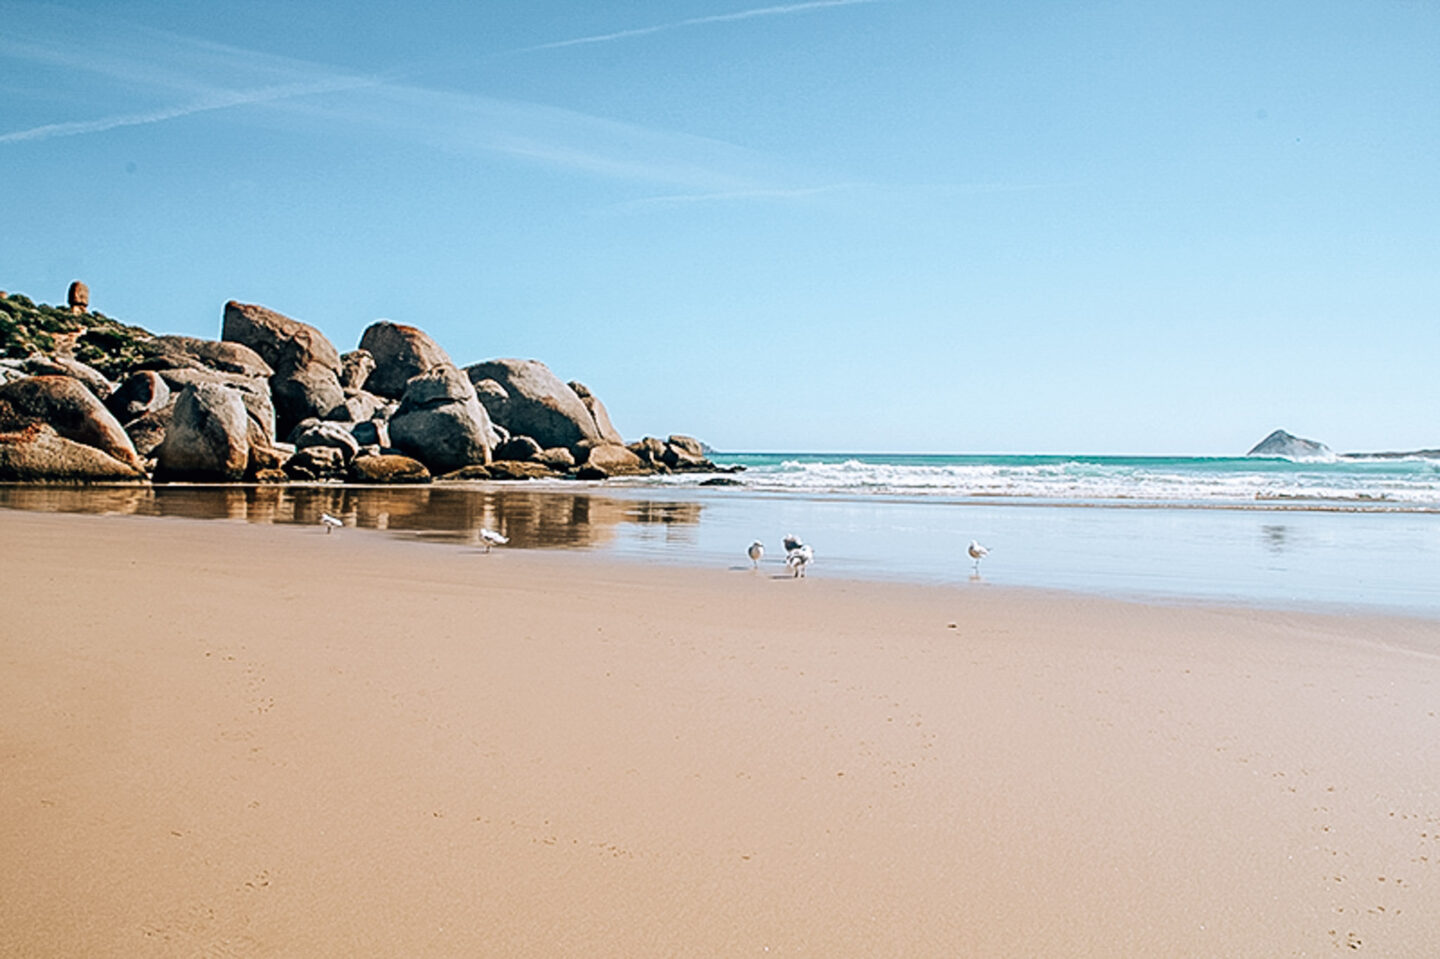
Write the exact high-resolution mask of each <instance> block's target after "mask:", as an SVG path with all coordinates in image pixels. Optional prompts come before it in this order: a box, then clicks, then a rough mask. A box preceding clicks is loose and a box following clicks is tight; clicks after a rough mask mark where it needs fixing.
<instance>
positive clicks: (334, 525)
mask: <svg viewBox="0 0 1440 959" xmlns="http://www.w3.org/2000/svg"><path fill="white" fill-rule="evenodd" d="M320 525H321V526H323V527H325V535H327V536H328V535H330V534H331V533H333V532H334V531H335V530H337V529H339V528H340V527H342V526H344V525H345V524H344V523H342V522H341V521H340V520H339V519H337V518H336V517H334V516H331V515H330V514H329V513H321V514H320Z"/></svg>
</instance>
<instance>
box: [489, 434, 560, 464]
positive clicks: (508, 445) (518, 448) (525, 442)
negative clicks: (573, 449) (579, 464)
mask: <svg viewBox="0 0 1440 959" xmlns="http://www.w3.org/2000/svg"><path fill="white" fill-rule="evenodd" d="M539 456H540V444H539V443H537V442H535V441H534V440H532V439H531V438H530V437H528V436H512V437H510V438H509V439H508V440H505V441H504V442H503V443H501V444H500V445H499V446H497V447H495V459H496V460H519V461H525V460H535V459H538V458H539ZM571 462H574V458H573V457H572V458H571Z"/></svg>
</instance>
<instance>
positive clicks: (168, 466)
mask: <svg viewBox="0 0 1440 959" xmlns="http://www.w3.org/2000/svg"><path fill="white" fill-rule="evenodd" d="M155 455H156V462H155V476H156V479H162V480H166V479H169V480H197V481H211V482H214V481H220V482H234V481H236V480H239V479H243V478H244V476H245V470H246V467H248V466H249V464H250V415H249V413H247V412H246V410H245V402H244V400H242V399H241V397H240V392H239V391H238V390H233V389H231V388H229V387H228V386H222V385H220V384H218V383H197V384H194V385H192V386H187V387H185V388H184V389H183V390H181V391H180V396H179V398H178V399H177V400H176V401H175V410H174V412H173V413H172V414H171V417H170V427H169V429H167V430H166V431H165V441H164V442H163V443H161V444H160V448H159V449H157V450H156V451H155Z"/></svg>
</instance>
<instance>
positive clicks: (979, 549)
mask: <svg viewBox="0 0 1440 959" xmlns="http://www.w3.org/2000/svg"><path fill="white" fill-rule="evenodd" d="M966 552H967V553H969V554H970V558H971V559H973V560H974V561H975V572H977V573H978V572H980V561H981V560H982V559H984V558H985V557H987V556H989V555H990V550H988V549H986V548H985V547H984V546H981V545H980V544H979V543H977V542H975V540H973V539H972V540H971V541H970V548H969V549H968V550H966Z"/></svg>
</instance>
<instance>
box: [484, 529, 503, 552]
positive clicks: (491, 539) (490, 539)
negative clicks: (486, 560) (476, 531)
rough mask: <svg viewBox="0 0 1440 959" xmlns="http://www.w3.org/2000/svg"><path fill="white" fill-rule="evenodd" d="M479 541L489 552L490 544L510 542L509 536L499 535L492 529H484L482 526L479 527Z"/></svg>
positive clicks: (499, 544)
mask: <svg viewBox="0 0 1440 959" xmlns="http://www.w3.org/2000/svg"><path fill="white" fill-rule="evenodd" d="M480 542H482V543H484V544H485V552H487V553H488V552H490V547H491V546H504V545H505V544H506V543H508V542H510V537H508V536H501V535H500V534H499V533H497V532H495V531H494V530H493V529H486V528H485V527H483V526H482V527H480Z"/></svg>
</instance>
